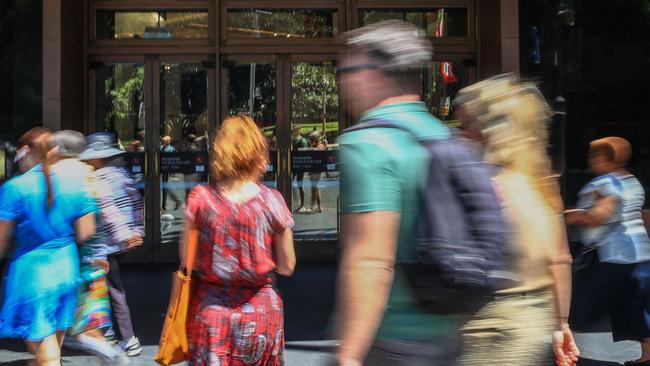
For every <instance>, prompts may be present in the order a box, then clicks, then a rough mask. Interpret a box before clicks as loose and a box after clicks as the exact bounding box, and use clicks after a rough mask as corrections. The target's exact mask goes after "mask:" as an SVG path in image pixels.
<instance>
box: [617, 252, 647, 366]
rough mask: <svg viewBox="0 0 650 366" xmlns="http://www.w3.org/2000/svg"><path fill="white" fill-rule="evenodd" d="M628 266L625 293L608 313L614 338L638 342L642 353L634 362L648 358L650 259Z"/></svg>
mask: <svg viewBox="0 0 650 366" xmlns="http://www.w3.org/2000/svg"><path fill="white" fill-rule="evenodd" d="M630 269H631V272H630V273H629V275H628V278H629V280H628V281H627V282H628V286H626V287H624V289H625V290H624V291H625V293H623V294H620V298H621V301H620V302H618V303H617V304H615V307H614V308H613V309H612V312H611V319H612V337H613V339H614V341H623V340H632V341H639V343H640V347H641V356H640V357H639V358H638V359H636V360H635V362H645V361H650V301H648V300H649V297H650V262H644V263H638V264H636V265H634V267H633V268H630ZM622 287H623V286H622Z"/></svg>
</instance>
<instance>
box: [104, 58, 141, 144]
mask: <svg viewBox="0 0 650 366" xmlns="http://www.w3.org/2000/svg"><path fill="white" fill-rule="evenodd" d="M143 87H144V67H143V66H142V65H128V64H123V65H112V66H109V69H108V70H107V75H106V78H105V79H104V94H105V98H106V99H105V102H106V104H105V108H106V110H105V114H104V126H105V128H106V130H107V131H111V132H114V133H115V134H116V135H117V136H118V137H119V138H120V140H121V141H122V143H127V142H128V141H130V140H131V139H132V138H133V136H134V135H135V132H136V131H135V126H137V125H138V122H139V118H141V117H140V115H139V112H140V105H141V103H143V102H144V91H143ZM142 118H144V116H142ZM143 122H144V121H143Z"/></svg>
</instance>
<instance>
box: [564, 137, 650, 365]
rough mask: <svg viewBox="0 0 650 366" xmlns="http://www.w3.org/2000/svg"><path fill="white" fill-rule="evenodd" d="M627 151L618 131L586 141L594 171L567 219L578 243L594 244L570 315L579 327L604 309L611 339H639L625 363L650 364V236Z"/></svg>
mask: <svg viewBox="0 0 650 366" xmlns="http://www.w3.org/2000/svg"><path fill="white" fill-rule="evenodd" d="M631 151H632V148H631V146H630V143H629V142H628V141H627V140H625V139H623V138H620V137H605V138H603V139H599V140H595V141H592V142H591V144H590V151H589V166H590V168H591V170H592V172H593V173H594V174H596V175H597V177H596V178H594V179H593V180H592V181H591V182H589V183H588V184H587V185H585V187H583V188H582V190H581V191H580V193H579V196H580V199H579V202H578V208H579V209H578V210H573V211H572V212H570V213H568V214H567V221H568V222H569V223H571V224H574V225H578V226H579V227H581V234H582V243H583V245H587V248H594V246H595V248H596V250H595V251H593V252H592V253H593V256H594V257H595V258H594V259H595V260H594V261H593V262H592V263H591V266H588V267H586V268H584V269H583V270H581V271H579V272H578V273H577V274H576V279H575V284H574V296H575V299H576V301H574V306H572V309H571V312H572V313H571V321H572V325H573V323H575V324H576V326H578V327H582V326H584V325H585V324H586V323H588V322H589V321H593V320H596V319H597V318H598V316H600V315H602V314H603V313H609V316H610V320H611V325H612V338H613V339H614V341H615V342H617V341H624V340H632V341H639V342H641V356H640V357H639V359H637V360H634V361H628V362H626V363H625V364H626V365H650V302H649V300H648V299H649V295H650V262H649V261H650V239H648V234H647V232H646V229H645V225H644V223H643V219H642V217H641V209H642V207H643V204H644V203H645V191H644V189H643V186H642V185H641V184H640V183H639V181H638V180H637V179H636V178H635V177H634V176H633V175H632V174H630V172H628V171H627V169H626V166H627V163H628V161H629V158H630V155H631ZM622 234H624V235H622Z"/></svg>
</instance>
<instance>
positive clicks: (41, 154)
mask: <svg viewBox="0 0 650 366" xmlns="http://www.w3.org/2000/svg"><path fill="white" fill-rule="evenodd" d="M51 137H52V133H51V132H50V130H49V129H47V128H43V127H34V128H32V129H31V130H29V131H27V132H25V134H24V135H22V136H21V137H20V139H19V140H18V148H19V149H20V148H22V147H23V146H28V147H29V149H30V153H31V155H32V157H33V159H34V160H35V162H37V163H40V164H42V165H43V175H44V176H45V186H46V189H47V191H46V195H45V208H46V209H47V210H49V209H50V207H52V204H53V203H54V193H53V191H52V178H51V177H50V164H49V161H48V157H47V153H48V152H49V150H50V138H51Z"/></svg>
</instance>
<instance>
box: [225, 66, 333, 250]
mask: <svg viewBox="0 0 650 366" xmlns="http://www.w3.org/2000/svg"><path fill="white" fill-rule="evenodd" d="M335 59H336V58H335V56H334V55H331V56H326V55H325V56H321V55H318V56H312V55H254V56H250V55H248V56H244V55H228V56H225V57H224V61H223V62H222V84H221V85H222V91H221V95H222V100H221V103H220V104H221V106H222V109H221V116H222V117H225V116H227V115H234V114H240V113H244V114H248V115H251V116H252V117H253V119H254V120H255V122H256V123H257V125H258V126H259V128H260V129H261V131H262V132H263V134H264V135H265V136H266V138H267V139H268V142H269V153H270V156H271V164H269V167H268V171H267V173H266V175H265V177H264V184H266V185H268V186H271V187H274V188H276V189H278V190H279V191H280V192H281V193H282V194H283V196H284V197H285V199H286V202H287V205H288V207H290V208H291V210H292V212H293V214H294V218H295V220H296V226H295V228H294V238H295V241H296V244H297V245H298V248H299V250H300V245H301V244H302V243H309V244H324V245H325V244H335V243H336V241H337V240H338V234H339V219H338V218H339V173H338V167H337V164H336V163H337V161H336V159H337V152H338V137H339V133H340V131H341V130H342V129H343V128H344V127H345V126H346V120H345V114H344V113H343V108H342V106H341V99H340V97H339V91H338V86H337V83H336V77H335V73H334V60H335ZM332 247H333V246H332Z"/></svg>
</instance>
